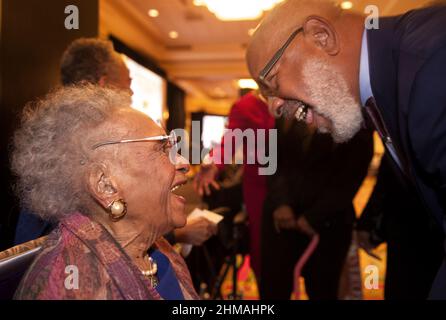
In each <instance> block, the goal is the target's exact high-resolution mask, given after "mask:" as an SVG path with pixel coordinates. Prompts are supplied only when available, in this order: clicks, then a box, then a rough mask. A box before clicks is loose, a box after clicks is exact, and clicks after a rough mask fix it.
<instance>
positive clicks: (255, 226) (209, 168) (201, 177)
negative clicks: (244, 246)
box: [194, 91, 274, 280]
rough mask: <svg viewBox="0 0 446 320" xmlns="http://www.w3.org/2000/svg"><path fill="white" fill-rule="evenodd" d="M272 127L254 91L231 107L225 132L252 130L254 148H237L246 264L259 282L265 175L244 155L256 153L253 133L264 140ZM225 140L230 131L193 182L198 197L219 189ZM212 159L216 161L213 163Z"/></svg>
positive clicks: (265, 108)
mask: <svg viewBox="0 0 446 320" xmlns="http://www.w3.org/2000/svg"><path fill="white" fill-rule="evenodd" d="M273 128H274V118H273V117H272V116H271V115H270V113H269V111H268V105H267V104H266V103H265V102H264V101H263V100H262V99H261V97H260V96H259V94H258V92H256V91H251V92H249V93H247V94H245V95H243V96H242V97H241V98H240V99H239V100H238V101H237V102H236V103H235V104H234V105H233V107H232V108H231V111H230V113H229V121H228V125H227V129H230V130H235V129H240V130H242V131H244V130H247V129H253V130H254V132H255V141H256V145H255V146H247V145H246V143H243V145H242V146H239V147H240V148H243V159H244V162H243V180H242V185H243V186H242V188H243V201H244V203H245V208H246V212H247V214H248V221H249V240H250V241H249V247H250V258H251V260H250V261H251V267H252V269H253V271H254V273H255V276H256V278H257V280H259V279H260V227H261V215H262V210H263V201H264V199H265V196H266V176H261V175H259V168H260V167H261V166H260V165H259V164H258V162H257V156H256V158H255V159H256V163H254V164H247V163H246V162H247V161H246V159H247V154H248V153H255V152H256V150H257V131H256V130H258V129H265V130H266V131H267V132H266V137H268V130H270V129H273ZM229 137H230V138H229ZM228 139H232V135H231V133H230V132H229V133H228V134H227V135H226V137H225V136H223V138H222V140H221V143H220V145H219V146H217V147H215V148H213V150H211V153H210V154H211V155H212V156H211V163H207V164H202V165H201V168H200V171H199V172H198V173H197V175H196V177H195V180H194V186H195V189H196V190H197V192H198V193H199V194H200V195H209V194H210V193H211V190H212V188H215V189H216V190H219V189H220V186H219V185H218V183H217V180H216V179H217V177H218V175H219V172H221V171H222V170H223V169H224V166H225V164H224V161H223V156H224V154H225V145H227V143H226V144H225V142H226V140H228ZM231 146H232V150H231V152H232V156H234V154H235V152H236V151H237V150H236V149H237V148H236V147H234V143H231ZM253 148H254V149H253ZM216 159H218V161H215V160H216Z"/></svg>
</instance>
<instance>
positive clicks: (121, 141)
mask: <svg viewBox="0 0 446 320" xmlns="http://www.w3.org/2000/svg"><path fill="white" fill-rule="evenodd" d="M167 139H170V136H156V137H148V138H141V139H125V140H117V141H105V142H101V143H97V144H95V145H94V146H93V147H92V149H93V150H95V149H97V148H99V147H103V146H107V145H111V144H119V143H131V142H143V141H163V140H167Z"/></svg>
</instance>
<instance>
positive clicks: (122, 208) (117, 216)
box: [108, 199, 127, 221]
mask: <svg viewBox="0 0 446 320" xmlns="http://www.w3.org/2000/svg"><path fill="white" fill-rule="evenodd" d="M108 211H109V215H110V219H111V220H113V221H118V220H121V219H122V218H123V217H124V216H125V215H126V214H127V203H126V202H125V201H124V200H122V199H119V200H115V201H113V202H112V203H111V204H110V205H109V206H108Z"/></svg>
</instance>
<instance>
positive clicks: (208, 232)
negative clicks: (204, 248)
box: [174, 217, 217, 246]
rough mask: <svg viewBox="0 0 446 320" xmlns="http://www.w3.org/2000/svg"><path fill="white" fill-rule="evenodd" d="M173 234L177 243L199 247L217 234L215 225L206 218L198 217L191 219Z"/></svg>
mask: <svg viewBox="0 0 446 320" xmlns="http://www.w3.org/2000/svg"><path fill="white" fill-rule="evenodd" d="M174 233H175V239H176V241H177V242H180V243H189V244H192V245H194V246H201V245H202V244H203V243H204V242H205V241H206V240H208V239H209V238H210V237H211V236H213V235H215V234H217V225H215V224H214V223H212V222H210V221H209V220H208V219H206V218H203V217H199V218H196V219H191V220H190V221H188V222H187V224H186V225H185V226H184V227H183V228H179V229H176V230H175V231H174Z"/></svg>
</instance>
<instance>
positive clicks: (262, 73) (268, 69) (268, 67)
mask: <svg viewBox="0 0 446 320" xmlns="http://www.w3.org/2000/svg"><path fill="white" fill-rule="evenodd" d="M302 31H304V28H302V27H300V28H299V29H297V30H296V31H294V32H293V33H292V34H291V36H290V37H289V38H288V40H287V41H286V42H285V44H284V45H283V46H282V47H281V48H280V49H279V51H277V52H276V54H275V55H274V56H273V58H272V59H271V60H270V61H269V62H268V64H267V65H266V67H265V68H263V70H262V71H260V74H259V79H260V80H261V81H265V79H266V77H267V76H268V74H269V73H270V72H271V70H272V69H273V68H274V66H275V65H276V63H277V62H278V61H279V60H280V58H281V57H282V55H283V53H284V52H285V50H286V49H287V48H288V46H289V45H290V44H291V42H292V41H293V40H294V38H295V37H296V36H297V35H298V34H299V33H301V32H302Z"/></svg>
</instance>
